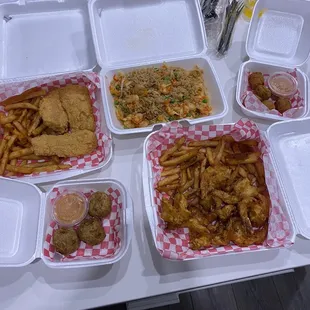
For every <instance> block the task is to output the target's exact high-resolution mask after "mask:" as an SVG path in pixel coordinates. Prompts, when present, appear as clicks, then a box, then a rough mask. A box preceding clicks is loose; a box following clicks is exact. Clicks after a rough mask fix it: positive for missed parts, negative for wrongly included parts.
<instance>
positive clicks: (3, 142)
mask: <svg viewBox="0 0 310 310" xmlns="http://www.w3.org/2000/svg"><path fill="white" fill-rule="evenodd" d="M6 145H7V140H6V139H2V140H1V142H0V159H1V157H2V155H3V153H4V151H5V148H6Z"/></svg>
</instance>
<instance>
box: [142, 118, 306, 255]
mask: <svg viewBox="0 0 310 310" xmlns="http://www.w3.org/2000/svg"><path fill="white" fill-rule="evenodd" d="M228 125H231V124H228ZM309 128H310V118H304V119H301V120H289V121H283V122H277V123H274V124H273V125H271V126H270V127H269V129H268V130H267V132H266V133H265V134H266V137H267V140H268V141H269V143H270V155H271V162H272V166H273V168H274V170H275V174H276V180H277V185H278V187H279V192H278V193H279V203H280V205H281V206H282V209H283V212H284V214H285V215H286V216H287V222H288V223H289V225H291V235H290V237H289V238H290V240H291V242H292V243H294V242H295V239H296V236H297V235H301V236H303V237H304V238H307V239H310V211H309V208H308V204H309V199H310V194H309V190H308V187H307V182H308V176H309V172H308V171H309V170H310V163H309V160H308V158H309V156H310V133H309ZM155 134H156V132H153V133H151V134H149V135H148V136H147V138H146V139H145V141H144V146H143V169H142V182H143V191H144V203H145V210H146V214H147V218H148V222H149V225H150V229H151V232H152V237H153V243H154V246H155V247H156V248H157V239H156V238H157V235H156V234H157V226H158V224H159V222H158V214H157V210H156V206H155V203H154V185H153V184H154V175H153V172H152V166H151V163H150V161H148V160H147V148H148V144H149V141H150V139H151V137H152V136H153V135H155ZM287 246H288V247H289V246H290V245H287ZM272 249H273V248H272V247H270V248H260V249H257V250H255V252H261V251H269V250H272ZM242 253H247V252H246V251H243V252H241V251H239V252H230V253H219V255H223V254H225V255H240V254H242ZM211 256H212V255H211ZM211 256H208V257H211ZM192 259H197V258H185V259H183V260H192ZM199 259H200V258H199Z"/></svg>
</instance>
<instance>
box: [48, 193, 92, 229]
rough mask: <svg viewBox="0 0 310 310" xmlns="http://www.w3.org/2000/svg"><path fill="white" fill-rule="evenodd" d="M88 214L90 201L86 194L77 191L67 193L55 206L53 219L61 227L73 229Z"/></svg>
mask: <svg viewBox="0 0 310 310" xmlns="http://www.w3.org/2000/svg"><path fill="white" fill-rule="evenodd" d="M87 212H88V201H87V198H86V197H85V195H84V194H82V193H79V192H76V191H65V192H63V193H62V194H61V195H60V196H58V197H57V198H56V199H55V201H54V204H53V218H54V220H55V221H56V222H57V224H58V225H59V226H61V227H72V226H75V225H77V224H79V223H80V222H81V221H83V219H84V218H85V217H86V215H87Z"/></svg>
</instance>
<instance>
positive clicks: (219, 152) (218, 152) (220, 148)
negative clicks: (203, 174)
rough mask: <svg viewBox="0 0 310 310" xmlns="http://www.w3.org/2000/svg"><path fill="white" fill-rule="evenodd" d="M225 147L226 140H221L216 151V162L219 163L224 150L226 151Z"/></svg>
mask: <svg viewBox="0 0 310 310" xmlns="http://www.w3.org/2000/svg"><path fill="white" fill-rule="evenodd" d="M224 148H225V141H224V140H220V142H219V144H218V145H217V147H216V149H215V152H214V157H215V158H214V164H215V165H217V164H218V163H219V162H220V161H221V159H222V156H223V152H224Z"/></svg>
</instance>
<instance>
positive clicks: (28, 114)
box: [0, 88, 177, 182]
mask: <svg viewBox="0 0 310 310" xmlns="http://www.w3.org/2000/svg"><path fill="white" fill-rule="evenodd" d="M45 94H46V91H44V90H40V89H38V88H32V89H29V90H27V91H25V92H24V93H22V94H20V95H17V96H13V97H10V98H8V99H7V100H5V101H3V102H1V103H0V104H1V105H3V106H4V110H5V111H6V112H7V113H5V112H2V111H1V112H0V126H1V127H2V128H3V129H4V135H3V137H2V138H0V176H7V177H11V176H15V175H20V174H32V173H40V172H50V171H55V170H63V169H69V168H71V166H70V165H63V164H61V160H60V159H59V157H57V156H50V157H44V156H37V155H35V154H34V153H33V149H32V145H31V143H30V137H33V136H38V135H40V134H41V133H42V132H43V131H44V130H45V129H46V126H45V125H44V124H43V123H42V119H41V116H40V114H39V112H37V111H38V110H39V107H40V102H41V99H42V98H41V96H44V95H45ZM30 100H31V101H30ZM29 160H35V161H36V162H29V163H28V161H29ZM175 171H177V170H175ZM172 172H173V171H172ZM176 173H177V172H174V173H172V174H170V175H173V174H176ZM166 182H167V181H166Z"/></svg>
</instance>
